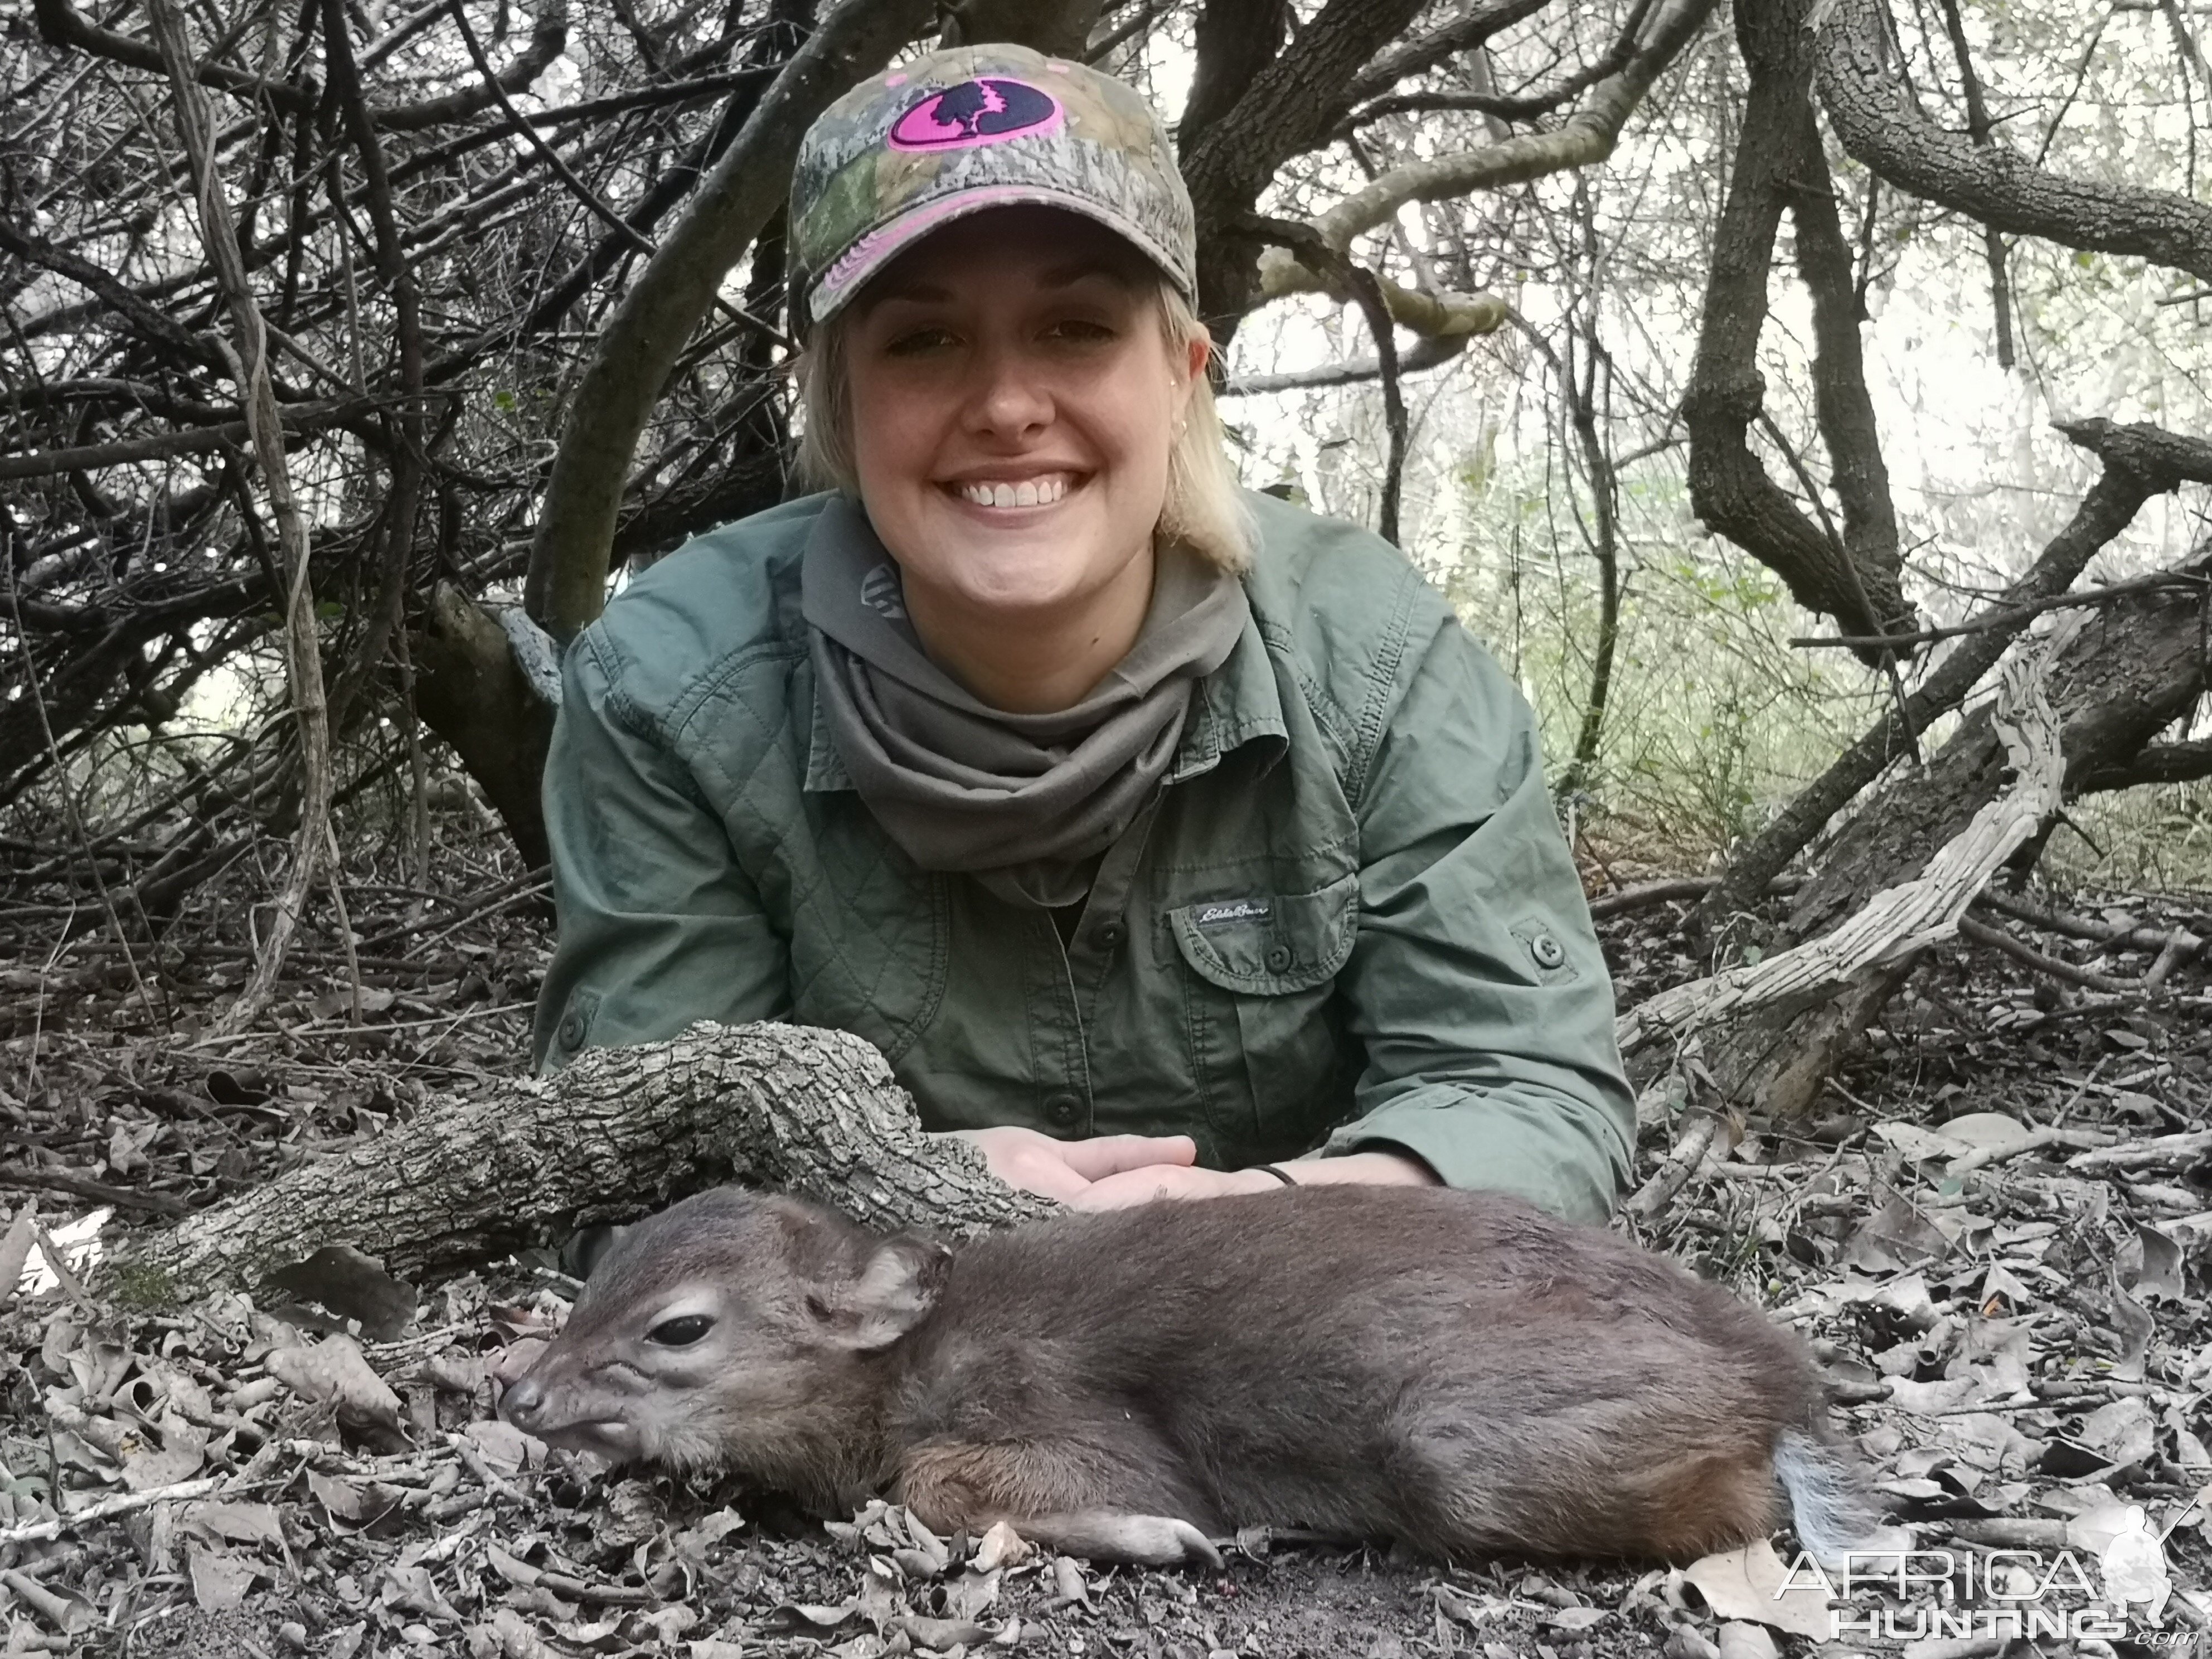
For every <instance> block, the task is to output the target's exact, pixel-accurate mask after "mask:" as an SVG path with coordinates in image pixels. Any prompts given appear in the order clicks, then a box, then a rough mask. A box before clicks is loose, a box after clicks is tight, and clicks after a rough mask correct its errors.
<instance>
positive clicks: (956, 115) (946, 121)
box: [890, 75, 1060, 149]
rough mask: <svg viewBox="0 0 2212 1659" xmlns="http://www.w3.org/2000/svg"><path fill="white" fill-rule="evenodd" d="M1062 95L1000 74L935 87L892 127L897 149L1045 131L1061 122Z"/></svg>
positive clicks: (964, 145)
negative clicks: (1011, 79)
mask: <svg viewBox="0 0 2212 1659" xmlns="http://www.w3.org/2000/svg"><path fill="white" fill-rule="evenodd" d="M1058 125H1060V100H1058V99H1057V98H1054V96H1053V95H1052V94H1050V93H1048V92H1043V91H1040V90H1039V89H1038V88H1036V87H1033V86H1031V85H1030V83H1029V82H1026V81H1010V80H1007V79H1006V78H1004V77H1003V76H995V75H994V76H983V77H982V78H981V79H979V80H975V81H963V82H961V83H960V84H959V85H958V86H957V87H947V88H945V90H944V91H942V92H933V93H932V94H929V96H928V97H927V98H925V99H923V100H921V102H920V103H918V104H916V105H915V106H913V107H912V108H911V109H909V110H908V111H907V112H906V113H905V114H903V115H902V116H900V117H899V118H898V120H897V121H896V123H895V124H893V125H892V127H891V137H890V144H891V148H892V149H972V148H974V147H975V145H977V144H997V143H1005V142H1006V140H1007V139H1009V138H1018V137H1022V136H1023V135H1024V134H1025V133H1029V134H1042V133H1047V132H1049V131H1052V130H1053V129H1054V127H1057V126H1058Z"/></svg>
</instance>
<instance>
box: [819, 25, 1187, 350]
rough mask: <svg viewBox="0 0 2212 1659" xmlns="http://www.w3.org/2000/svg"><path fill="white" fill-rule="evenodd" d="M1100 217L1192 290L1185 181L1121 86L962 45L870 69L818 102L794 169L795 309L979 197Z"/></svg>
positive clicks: (1052, 64)
mask: <svg viewBox="0 0 2212 1659" xmlns="http://www.w3.org/2000/svg"><path fill="white" fill-rule="evenodd" d="M1013 204H1042V205H1044V206H1048V207H1060V208H1066V209H1067V210H1069V211H1071V212H1074V213H1080V214H1083V215H1084V216H1086V217H1088V218H1091V219H1095V220H1097V222H1099V223H1100V224H1103V225H1104V226H1106V227H1107V228H1109V229H1110V230H1113V231H1115V232H1117V233H1119V234H1121V235H1122V236H1124V237H1127V239H1128V240H1130V241H1132V242H1133V243H1135V244H1136V246H1138V247H1139V248H1141V249H1142V250H1143V251H1144V252H1146V254H1147V255H1149V256H1150V257H1151V258H1152V261H1153V263H1154V264H1158V266H1159V268H1160V269H1161V270H1163V271H1164V272H1165V273H1166V274H1167V276H1169V278H1170V280H1172V281H1173V282H1174V283H1175V284H1176V287H1178V288H1180V289H1182V291H1183V293H1184V294H1185V295H1188V296H1190V297H1193V298H1195V296H1196V290H1197V276H1196V264H1197V235H1196V232H1195V230H1194V228H1193V224H1192V219H1191V207H1190V192H1189V191H1188V190H1186V189H1185V188H1184V187H1183V182H1182V174H1181V173H1177V172H1176V163H1175V152H1174V150H1173V149H1170V146H1169V143H1168V135H1167V129H1166V127H1165V126H1164V125H1162V123H1161V121H1160V118H1159V116H1158V114H1157V113H1156V112H1154V111H1153V109H1152V106H1151V105H1150V104H1149V103H1147V102H1146V100H1145V99H1144V97H1143V95H1142V94H1139V92H1138V91H1137V90H1136V89H1135V88H1133V87H1129V86H1127V85H1124V84H1123V83H1122V82H1119V81H1116V80H1115V79H1114V78H1113V77H1112V76H1106V75H1101V74H1099V73H1098V72H1097V70H1092V69H1086V68H1085V67H1084V66H1083V65H1082V64H1072V63H1069V62H1067V61H1066V60H1065V59H1063V58H1047V57H1045V56H1043V55H1042V53H1039V52H1032V51H1030V49H1029V48H1028V47H1026V46H959V47H955V48H953V49H952V50H951V51H948V52H932V53H930V54H929V56H927V58H917V59H915V61H914V62H912V63H910V64H902V65H901V66H900V67H898V68H896V69H893V70H887V71H886V72H884V73H883V74H881V75H877V76H871V77H870V78H869V79H867V80H866V81H864V82H861V83H860V85H859V86H857V87H854V88H853V89H852V90H851V91H850V92H848V93H847V94H845V95H844V96H843V97H842V98H840V99H839V100H837V101H836V103H835V104H832V105H831V106H829V108H828V109H827V110H824V111H823V112H822V115H821V117H820V118H818V119H817V121H816V122H815V123H814V125H812V126H811V127H809V128H808V129H807V131H806V137H805V139H803V140H802V141H801V143H800V144H799V161H798V165H797V167H795V168H794V169H793V174H792V180H791V240H790V247H791V253H792V263H793V272H792V276H793V282H792V293H793V298H794V305H793V313H794V314H795V315H797V316H799V317H802V318H806V319H811V320H812V321H814V322H817V323H819V322H823V321H825V320H826V319H829V318H830V317H832V316H834V315H836V313H837V311H838V309H839V308H840V307H842V306H843V305H844V304H845V302H846V301H848V300H850V299H851V298H852V297H853V295H854V294H855V293H857V292H858V291H859V290H860V286H861V285H862V284H863V283H866V281H867V279H868V278H869V277H870V276H873V275H874V274H875V273H876V272H877V271H878V270H881V269H882V268H883V266H884V264H885V262H886V261H888V260H890V258H892V257H893V256H895V255H896V254H897V253H898V252H899V251H900V250H901V249H902V248H904V247H906V246H909V245H910V244H912V243H913V242H914V241H915V240H917V239H918V238H920V237H921V236H923V235H925V234H927V233H928V232H930V231H931V230H933V229H935V228H937V227H938V226H939V225H942V224H945V223H946V222H949V221H951V220H953V219H957V218H960V217H962V216H965V215H967V214H970V213H975V212H979V211H981V210H983V209H985V208H993V207H1003V206H1011V205H1013Z"/></svg>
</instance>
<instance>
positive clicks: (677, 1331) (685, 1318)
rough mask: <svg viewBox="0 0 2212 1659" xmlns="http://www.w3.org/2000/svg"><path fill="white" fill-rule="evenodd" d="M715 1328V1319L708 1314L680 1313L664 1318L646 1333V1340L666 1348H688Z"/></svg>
mask: <svg viewBox="0 0 2212 1659" xmlns="http://www.w3.org/2000/svg"><path fill="white" fill-rule="evenodd" d="M713 1329H714V1320H713V1319H712V1318H711V1317H710V1316H708V1315H706V1314H679V1315H678V1316H677V1317H675V1318H674V1319H664V1320H662V1321H661V1322H659V1324H658V1325H655V1326H654V1327H653V1328H652V1329H651V1330H649V1331H647V1333H646V1334H645V1340H647V1341H648V1342H657V1343H659V1345H660V1346H662V1347H664V1348H688V1347H690V1346H691V1345H692V1344H693V1343H694V1342H696V1341H697V1340H699V1339H700V1338H702V1337H703V1336H704V1335H706V1334H707V1333H708V1331H711V1330H713Z"/></svg>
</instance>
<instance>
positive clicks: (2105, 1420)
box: [2073, 1395, 2158, 1464]
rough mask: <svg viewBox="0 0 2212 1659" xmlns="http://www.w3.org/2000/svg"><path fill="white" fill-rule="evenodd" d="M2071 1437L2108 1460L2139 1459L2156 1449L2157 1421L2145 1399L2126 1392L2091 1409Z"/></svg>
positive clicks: (2138, 1461)
mask: <svg viewBox="0 0 2212 1659" xmlns="http://www.w3.org/2000/svg"><path fill="white" fill-rule="evenodd" d="M2073 1438H2074V1442H2075V1444H2077V1445H2081V1446H2086V1447H2087V1448H2088V1449H2090V1450H2091V1451H2093V1452H2095V1453H2096V1454H2097V1455H2099V1456H2100V1457H2102V1458H2103V1459H2104V1460H2105V1461H2106V1462H2108V1463H2118V1464H2124V1463H2140V1462H2143V1461H2144V1460H2145V1459H2147V1458H2148V1457H2149V1456H2150V1455H2151V1453H2152V1452H2153V1451H2154V1450H2155V1449H2157V1446H2158V1421H2157V1419H2155V1418H2154V1417H2153V1416H2152V1415H2151V1409H2150V1407H2149V1405H2148V1403H2146V1402H2145V1401H2142V1400H2140V1399H2138V1398H2136V1396H2135V1395H2124V1396H2122V1397H2121V1398H2120V1399H2118V1400H2115V1401H2112V1403H2111V1404H2110V1405H2107V1406H2100V1407H2098V1408H2097V1409H2096V1410H2095V1411H2093V1412H2091V1413H2089V1415H2088V1416H2087V1418H2086V1419H2083V1421H2082V1424H2081V1431H2080V1432H2079V1433H2077V1434H2076V1435H2075V1436H2074V1437H2073Z"/></svg>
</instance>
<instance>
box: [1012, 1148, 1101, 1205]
mask: <svg viewBox="0 0 2212 1659" xmlns="http://www.w3.org/2000/svg"><path fill="white" fill-rule="evenodd" d="M991 1173H992V1174H993V1175H994V1176H998V1177H999V1179H1000V1180H1001V1181H1003V1182H1006V1185H1008V1186H1009V1187H1012V1188H1015V1189H1017V1190H1018V1191H1020V1192H1024V1193H1036V1194H1038V1195H1039V1196H1041V1197H1044V1198H1053V1199H1058V1200H1060V1202H1061V1203H1062V1204H1073V1202H1075V1200H1077V1199H1078V1198H1079V1197H1081V1196H1082V1195H1083V1194H1085V1193H1087V1192H1089V1191H1090V1190H1091V1182H1088V1181H1086V1180H1085V1178H1084V1177H1083V1176H1080V1175H1079V1174H1077V1173H1076V1172H1075V1171H1074V1170H1071V1169H1069V1168H1068V1167H1067V1165H1066V1164H1063V1163H1061V1162H1060V1160H1059V1159H1058V1158H1011V1159H1009V1160H1007V1162H1006V1164H993V1165H992V1166H991Z"/></svg>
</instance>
